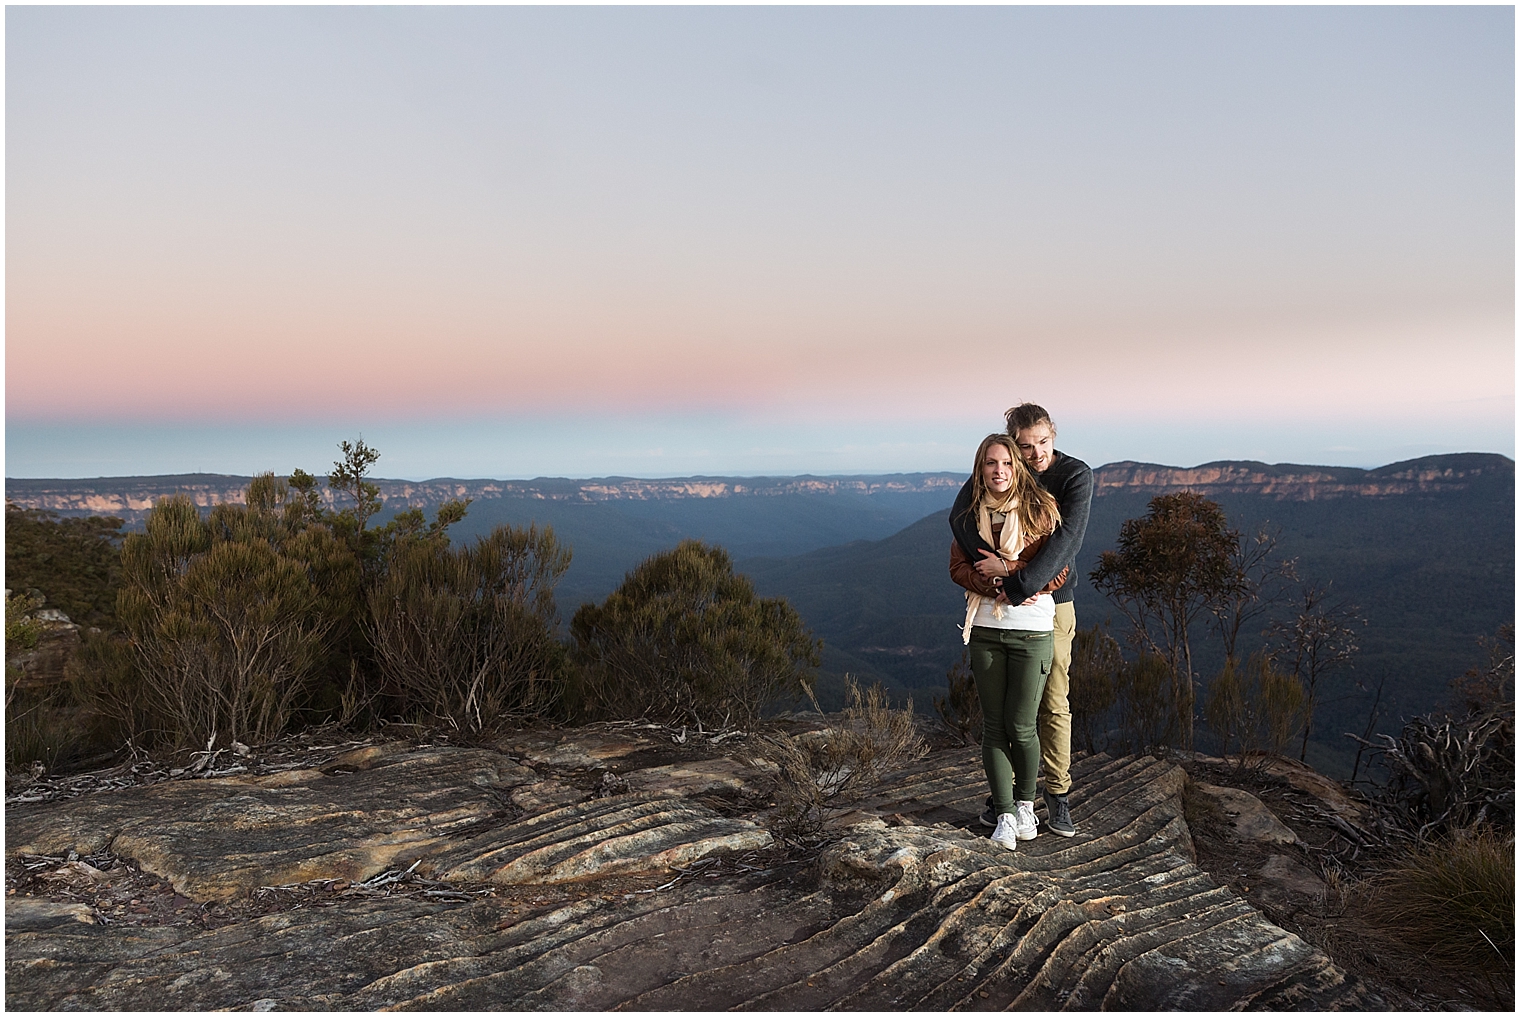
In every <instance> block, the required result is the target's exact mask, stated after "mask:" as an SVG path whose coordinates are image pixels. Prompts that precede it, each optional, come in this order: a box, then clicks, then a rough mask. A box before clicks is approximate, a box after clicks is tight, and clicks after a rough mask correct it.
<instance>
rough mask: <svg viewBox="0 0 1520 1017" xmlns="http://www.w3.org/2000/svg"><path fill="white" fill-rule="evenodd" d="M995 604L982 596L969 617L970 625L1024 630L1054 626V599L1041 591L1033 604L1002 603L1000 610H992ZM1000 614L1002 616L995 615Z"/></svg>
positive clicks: (1045, 629) (1032, 630)
mask: <svg viewBox="0 0 1520 1017" xmlns="http://www.w3.org/2000/svg"><path fill="white" fill-rule="evenodd" d="M995 607H996V604H995V603H994V602H993V601H991V600H988V599H986V598H983V600H982V603H981V604H980V605H979V606H978V607H977V609H976V614H975V615H974V616H973V617H972V619H971V624H972V625H981V626H983V627H985V628H989V629H1019V630H1020V631H1024V632H1051V631H1053V630H1054V629H1055V627H1056V599H1055V598H1054V597H1052V596H1051V595H1050V594H1048V593H1042V594H1040V595H1039V596H1038V597H1036V598H1035V599H1034V603H1033V604H1029V605H1024V604H1012V605H1010V604H1004V605H1002V607H1003V609H1002V611H1001V612H998V611H996V610H994V608H995ZM998 614H1002V616H1003V617H1001V618H999V617H997V615H998Z"/></svg>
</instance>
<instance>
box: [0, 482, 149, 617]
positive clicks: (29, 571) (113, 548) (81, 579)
mask: <svg viewBox="0 0 1520 1017" xmlns="http://www.w3.org/2000/svg"><path fill="white" fill-rule="evenodd" d="M121 527H122V521H121V520H120V519H117V518H116V517H114V516H74V517H68V518H62V519H60V518H59V517H58V515H57V513H54V512H48V511H44V510H41V509H19V508H17V507H15V506H14V505H11V504H8V503H7V505H6V506H5V582H6V585H7V586H8V587H10V588H11V589H12V590H18V591H19V590H28V589H35V590H38V591H40V592H41V593H42V594H43V595H44V596H45V597H46V598H47V603H48V605H49V606H50V607H53V608H56V609H57V610H59V611H62V612H63V613H64V614H66V615H68V616H69V618H71V619H72V620H73V621H75V622H77V623H78V624H80V625H86V626H99V627H104V628H110V627H111V626H112V625H113V624H114V623H115V614H116V591H117V589H118V588H119V587H120V585H121V564H120V559H121V553H120V550H119V544H120V541H121Z"/></svg>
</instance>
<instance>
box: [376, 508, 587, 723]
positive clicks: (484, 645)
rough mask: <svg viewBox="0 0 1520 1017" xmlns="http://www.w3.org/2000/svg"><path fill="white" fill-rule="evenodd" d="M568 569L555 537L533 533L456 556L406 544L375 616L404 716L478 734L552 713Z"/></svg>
mask: <svg viewBox="0 0 1520 1017" xmlns="http://www.w3.org/2000/svg"><path fill="white" fill-rule="evenodd" d="M569 566H570V552H569V550H568V549H567V548H564V547H562V546H561V545H560V544H559V542H558V541H557V540H555V537H554V531H553V530H552V529H549V528H545V529H543V530H539V529H537V528H536V527H533V526H530V527H528V528H527V529H519V528H516V527H510V526H498V527H497V528H496V529H494V530H492V531H491V533H490V535H489V536H485V537H482V538H480V539H479V540H478V541H476V543H475V544H474V546H471V547H461V548H457V549H454V548H450V547H449V544H448V541H447V540H446V539H441V538H437V537H435V538H431V539H418V540H414V541H410V542H407V543H404V544H402V545H398V546H397V548H396V549H395V550H394V553H393V554H392V556H391V560H390V563H389V567H388V568H387V570H386V572H385V574H384V575H383V577H382V578H381V579H380V580H379V582H378V583H377V584H376V585H375V586H374V587H372V588H371V589H370V592H369V610H370V618H371V622H370V624H371V626H372V629H371V632H372V638H373V642H374V648H375V660H376V663H377V665H378V667H379V670H380V673H381V674H382V675H383V676H384V677H385V678H386V679H387V680H388V681H389V682H390V683H391V686H392V687H393V688H394V689H395V690H396V694H397V695H398V696H399V698H400V700H401V704H402V709H403V710H404V711H406V712H412V713H418V714H420V715H422V716H425V717H428V718H432V719H439V720H443V721H445V722H447V723H449V724H450V725H451V726H453V727H455V728H456V729H462V730H468V731H472V732H479V731H483V730H486V729H489V728H491V727H493V726H495V725H497V724H498V723H500V722H502V721H507V720H522V719H528V718H535V717H542V716H544V715H545V714H547V713H548V712H549V711H550V709H551V708H553V707H555V706H556V705H557V704H558V703H559V701H560V699H561V697H562V695H563V691H564V685H565V681H566V677H567V675H566V670H567V661H566V654H565V650H564V647H563V646H562V645H561V644H560V643H559V642H557V641H556V640H555V638H554V613H555V608H554V585H555V583H557V582H558V581H559V578H560V577H561V576H562V575H564V573H565V569H567V568H569Z"/></svg>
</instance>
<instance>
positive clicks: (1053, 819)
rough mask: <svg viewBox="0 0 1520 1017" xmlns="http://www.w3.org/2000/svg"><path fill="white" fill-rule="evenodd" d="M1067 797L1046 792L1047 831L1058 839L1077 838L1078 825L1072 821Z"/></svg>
mask: <svg viewBox="0 0 1520 1017" xmlns="http://www.w3.org/2000/svg"><path fill="white" fill-rule="evenodd" d="M1066 797H1067V796H1066V795H1053V794H1051V793H1050V792H1049V791H1046V792H1045V829H1047V830H1049V831H1050V832H1051V833H1053V834H1055V835H1057V836H1058V837H1075V836H1076V835H1077V824H1075V823H1073V822H1072V821H1071V809H1070V808H1068V807H1067V805H1066Z"/></svg>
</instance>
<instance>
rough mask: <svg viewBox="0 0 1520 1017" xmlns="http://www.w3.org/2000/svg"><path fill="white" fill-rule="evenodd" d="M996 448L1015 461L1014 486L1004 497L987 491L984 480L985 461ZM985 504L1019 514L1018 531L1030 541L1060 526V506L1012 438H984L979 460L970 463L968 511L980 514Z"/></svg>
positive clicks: (999, 434)
mask: <svg viewBox="0 0 1520 1017" xmlns="http://www.w3.org/2000/svg"><path fill="white" fill-rule="evenodd" d="M994 445H1001V446H1003V447H1004V448H1006V449H1007V450H1008V457H1009V458H1010V459H1012V460H1013V483H1012V484H1010V485H1009V487H1008V490H1007V492H1005V493H1004V494H1002V495H996V494H993V493H992V492H991V491H990V490H988V489H987V481H986V480H984V479H983V478H982V462H983V460H985V459H986V458H987V450H988V449H990V448H991V447H992V446H994ZM983 501H986V502H987V504H988V505H989V506H991V507H996V508H997V510H998V511H999V512H1007V511H1008V510H1009V509H1010V508H1011V509H1013V510H1014V511H1015V512H1017V513H1018V518H1019V529H1020V530H1022V531H1023V532H1024V534H1025V536H1027V537H1029V538H1030V539H1034V538H1035V537H1043V536H1046V535H1048V534H1049V533H1051V532H1052V531H1054V530H1055V528H1056V527H1057V526H1059V525H1060V524H1061V507H1060V506H1059V505H1057V504H1056V500H1055V498H1054V497H1052V496H1051V493H1050V492H1049V491H1047V490H1045V489H1044V488H1043V487H1041V486H1040V482H1039V481H1038V480H1036V479H1035V475H1034V472H1033V471H1032V470H1030V469H1029V467H1028V466H1027V465H1025V463H1024V458H1023V456H1021V455H1019V450H1018V447H1017V446H1015V445H1014V443H1013V439H1012V438H1010V437H1009V436H1008V435H1006V434H1003V433H1001V432H1000V433H998V434H989V435H987V437H985V438H983V439H982V443H981V444H980V445H978V446H977V449H976V460H975V461H974V462H973V463H972V464H971V507H970V508H969V509H968V510H967V511H969V512H975V511H977V509H978V508H979V507H980V506H981V504H982V503H983ZM973 518H975V517H973Z"/></svg>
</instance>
